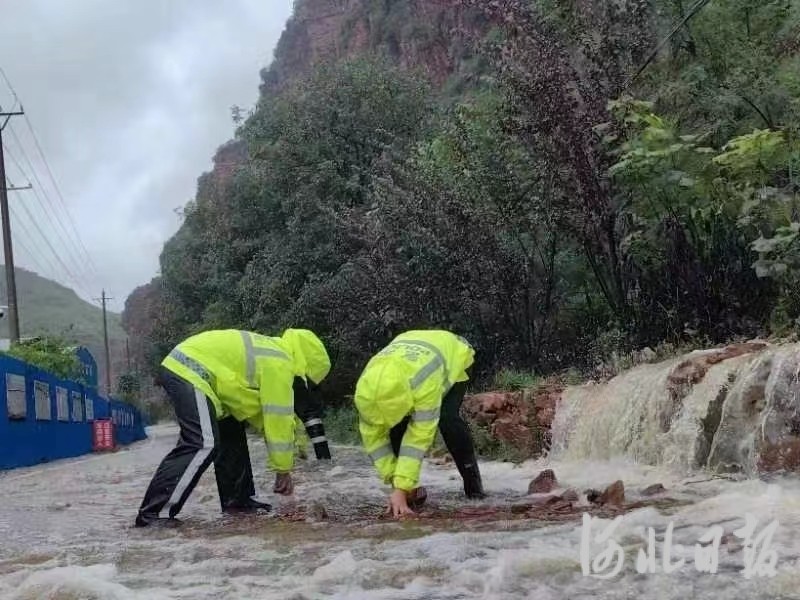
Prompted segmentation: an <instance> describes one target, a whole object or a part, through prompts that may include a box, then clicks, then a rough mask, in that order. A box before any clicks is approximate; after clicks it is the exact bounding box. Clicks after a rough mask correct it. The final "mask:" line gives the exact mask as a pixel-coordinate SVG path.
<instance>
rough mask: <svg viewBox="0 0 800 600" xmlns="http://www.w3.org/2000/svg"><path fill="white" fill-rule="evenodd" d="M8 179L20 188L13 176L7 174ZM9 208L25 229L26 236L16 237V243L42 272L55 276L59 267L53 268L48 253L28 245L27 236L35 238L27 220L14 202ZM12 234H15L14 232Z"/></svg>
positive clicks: (15, 219)
mask: <svg viewBox="0 0 800 600" xmlns="http://www.w3.org/2000/svg"><path fill="white" fill-rule="evenodd" d="M6 181H7V182H8V183H9V185H11V187H12V188H15V189H19V188H17V187H16V186H15V185H14V182H13V181H11V178H10V177H8V176H6ZM8 208H9V211H10V213H11V216H12V217H13V219H14V222H15V223H16V224H17V225H18V226H20V227H21V228H22V230H23V234H25V237H16V238H15V243H16V244H18V245H19V246H21V247H22V248H23V250H25V252H26V253H27V254H28V256H29V257H30V258H31V260H32V261H33V263H34V266H35V267H36V268H38V269H39V270H40V272H42V273H46V274H47V275H49V276H53V275H54V274H56V273H57V269H54V268H53V263H52V262H50V259H49V258H48V257H47V254H44V255H39V254H38V253H36V252H33V251H32V250H31V249H30V247H29V246H28V245H27V243H26V242H25V241H24V239H25V238H27V239H33V236H32V235H31V233H30V230H29V229H28V226H27V224H26V223H25V221H24V220H22V219H21V218H20V215H19V214H18V213H17V211H16V210H14V208H15V207H14V205H13V204H10V205H9V207H8ZM12 235H13V234H12ZM41 256H43V257H44V258H45V259H46V262H47V267H44V266H43V265H42V263H41V262H40V260H39V259H40V257H41Z"/></svg>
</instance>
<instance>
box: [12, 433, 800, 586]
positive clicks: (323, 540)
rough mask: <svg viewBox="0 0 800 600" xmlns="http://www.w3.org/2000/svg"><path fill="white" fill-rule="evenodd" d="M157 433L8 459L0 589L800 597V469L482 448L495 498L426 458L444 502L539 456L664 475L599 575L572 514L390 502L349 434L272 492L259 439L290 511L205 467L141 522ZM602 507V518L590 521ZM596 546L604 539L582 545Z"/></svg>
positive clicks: (581, 485)
mask: <svg viewBox="0 0 800 600" xmlns="http://www.w3.org/2000/svg"><path fill="white" fill-rule="evenodd" d="M149 434H150V438H149V439H148V440H147V441H145V442H143V443H140V444H137V445H135V446H133V447H130V448H127V449H124V450H121V451H119V452H117V453H115V454H111V455H105V456H97V455H95V456H89V457H85V458H81V459H75V460H69V461H61V462H58V463H53V464H50V465H43V466H40V467H36V468H29V469H20V470H15V471H11V472H6V473H2V474H0V498H2V502H0V540H2V541H1V542H0V598H4V599H6V598H7V599H13V600H34V599H36V600H39V599H58V600H79V599H80V600H100V599H103V600H105V599H110V600H140V599H141V600H145V599H147V600H150V599H152V600H158V599H166V598H169V599H176V598H181V599H192V600H205V599H211V598H218V599H256V598H258V599H281V600H306V599H308V600H310V599H317V598H319V599H323V598H324V599H332V598H353V599H361V598H365V599H366V598H370V599H372V598H376V599H398V600H399V599H402V600H409V599H439V600H445V599H448V600H451V599H452V600H455V599H467V598H485V599H495V598H497V599H500V598H511V599H522V598H526V599H527V598H535V599H536V600H547V599H551V598H553V599H556V598H569V599H587V600H588V599H589V598H609V599H610V598H620V599H622V598H636V599H640V598H659V599H667V598H675V599H678V598H680V599H684V598H726V599H727V598H765V599H766V598H770V599H775V598H800V562H799V561H798V559H799V558H800V482H798V481H797V480H773V481H772V482H769V483H768V482H763V481H758V480H744V481H738V482H737V481H732V480H725V479H713V478H710V477H709V476H708V475H704V474H703V473H697V474H694V475H693V476H691V477H687V476H686V473H682V474H679V473H672V472H669V471H667V470H665V469H664V468H656V467H648V466H641V465H635V464H632V463H626V462H615V461H603V462H597V463H592V462H588V461H581V460H577V461H573V462H559V461H555V462H553V461H546V460H542V461H530V462H528V463H525V464H523V465H520V466H516V467H515V466H513V465H511V464H506V463H488V462H484V463H483V464H482V470H483V473H484V486H485V488H486V490H487V492H488V493H490V494H491V497H489V498H487V499H486V500H485V501H482V502H468V501H466V500H463V498H462V496H461V493H460V492H461V481H460V478H459V477H458V473H457V471H456V470H455V468H454V467H453V466H452V465H450V466H437V465H434V464H430V463H427V464H426V465H425V467H424V469H423V483H424V484H425V485H426V486H427V488H428V494H429V503H430V505H431V506H432V507H433V509H437V510H439V513H440V514H446V512H447V510H455V509H456V508H463V507H471V508H474V509H476V510H477V508H479V507H486V506H490V505H492V506H503V505H506V506H507V505H509V504H513V503H519V502H521V501H525V500H528V501H529V500H530V498H529V497H528V498H527V499H526V498H525V495H526V493H527V487H528V483H529V482H530V480H531V479H532V478H533V477H534V476H536V474H537V473H538V472H539V471H540V470H541V469H543V468H546V467H547V468H552V469H554V470H555V472H556V474H557V476H558V479H559V481H560V482H561V484H562V485H563V486H564V487H572V488H575V489H577V490H579V491H582V490H584V489H587V488H600V489H602V488H603V487H605V486H606V485H608V484H609V483H611V482H613V481H615V480H617V479H622V480H623V481H624V482H625V488H626V497H627V500H628V501H631V500H636V499H637V498H638V496H637V494H638V490H641V489H642V488H644V487H646V486H648V485H650V484H654V483H661V484H663V485H664V486H665V487H666V488H667V490H668V494H669V496H670V497H671V498H672V499H673V500H675V501H676V504H675V506H673V507H672V508H670V509H664V508H662V509H658V508H655V507H646V508H641V509H638V510H634V511H632V512H629V513H628V514H626V515H625V516H624V518H623V520H622V522H621V523H620V524H619V525H618V527H617V529H616V530H615V532H614V535H613V538H614V539H615V540H616V541H618V542H619V544H620V545H621V547H622V551H623V553H624V564H623V565H622V568H621V571H620V572H619V574H617V575H615V576H613V577H612V578H611V579H598V578H595V577H591V576H585V575H584V574H583V572H582V565H581V534H582V524H581V521H580V519H575V520H572V521H569V522H563V523H542V522H541V521H536V520H520V519H516V520H503V519H502V518H498V519H496V520H492V521H488V522H487V521H482V522H476V521H470V520H458V519H447V518H439V519H435V518H428V519H426V518H421V519H419V520H416V521H407V522H399V523H398V522H392V521H387V520H385V519H383V518H382V517H381V513H382V511H383V508H384V503H385V497H386V495H385V491H384V490H383V489H382V488H381V486H380V485H379V483H378V481H377V479H376V477H375V476H374V473H373V471H372V469H371V467H370V465H369V464H368V462H367V460H366V459H365V458H364V457H363V455H362V454H361V452H360V451H359V450H358V449H354V448H343V447H334V448H333V452H334V462H333V465H331V466H330V467H329V468H322V466H321V465H320V464H319V463H317V462H316V461H315V460H313V458H312V459H311V460H309V461H300V465H301V466H300V468H299V471H298V474H297V477H296V490H295V496H294V497H293V498H290V499H283V498H281V499H278V498H276V497H275V495H274V494H272V493H271V492H270V490H271V485H272V476H270V475H269V474H268V473H266V472H265V470H264V468H263V465H264V464H265V462H264V461H265V454H264V446H263V444H262V443H261V442H259V441H258V440H256V439H251V440H250V446H251V452H252V455H253V467H254V471H255V474H256V487H257V489H258V490H260V492H261V493H260V494H259V497H260V498H262V499H266V500H267V501H270V502H272V503H273V504H274V506H275V507H276V509H277V512H278V514H280V515H284V518H276V517H269V516H259V517H247V518H242V517H223V516H222V515H221V513H220V512H219V504H218V499H217V495H216V484H215V482H214V477H213V473H212V470H209V471H208V472H207V473H206V474H205V475H204V476H203V478H202V479H201V481H200V484H199V485H198V487H197V488H196V490H195V492H194V494H193V495H192V496H191V497H190V499H189V501H188V502H187V503H186V506H185V507H184V510H183V512H182V513H181V515H180V517H181V518H182V519H183V520H184V526H183V527H181V528H180V529H177V530H164V531H157V530H140V529H135V528H133V527H132V523H133V519H134V517H135V514H136V509H137V508H138V505H139V503H140V501H141V498H142V494H143V493H144V490H145V488H146V486H147V484H148V482H149V479H150V477H151V475H152V473H153V471H154V469H155V467H156V465H157V464H158V462H159V461H160V460H161V458H162V457H163V456H164V454H165V453H166V452H167V451H168V450H169V448H170V447H171V446H172V445H173V444H174V442H175V439H176V435H177V430H176V429H175V428H174V427H171V426H159V427H155V428H151V430H150V431H149ZM212 469H213V467H212ZM746 513H750V514H752V515H753V516H755V517H756V518H758V519H759V523H758V526H757V530H756V532H755V533H756V535H758V534H759V533H760V532H761V531H762V530H763V529H764V528H765V526H766V525H767V524H768V523H769V522H770V521H772V520H773V519H778V526H777V528H776V530H775V533H774V536H773V538H772V541H771V544H770V546H769V548H768V551H773V550H774V551H775V553H776V555H777V567H776V568H777V573H776V575H775V576H774V577H759V576H757V575H756V576H754V577H752V578H751V579H747V578H745V576H744V574H743V573H742V572H741V569H742V567H743V565H744V562H743V561H744V553H743V547H742V542H743V540H740V539H739V538H738V537H736V536H734V535H732V533H733V532H734V531H735V530H738V529H740V528H741V527H743V526H744V525H745V521H744V516H745V514H746ZM287 515H296V517H295V518H296V520H295V521H292V520H291V519H288V518H285V517H286V516H287ZM608 523H610V521H608V520H606V521H603V522H598V523H595V524H594V525H593V535H596V534H597V533H600V532H601V531H602V529H603V527H604V525H608ZM670 523H673V524H674V531H673V534H672V538H673V539H672V543H673V546H675V545H676V544H680V545H683V548H677V547H673V550H672V559H671V560H672V562H673V563H674V562H676V561H678V560H680V559H681V558H683V559H685V564H684V565H683V567H682V568H679V569H677V570H676V571H675V572H673V573H671V574H666V573H665V572H664V569H663V562H662V556H661V554H662V550H663V547H664V544H663V541H664V532H665V530H666V529H667V526H668V525H669V524H670ZM712 525H719V526H721V527H722V529H723V530H724V536H723V539H722V543H721V545H720V548H719V553H718V556H719V566H718V572H717V573H716V574H710V573H699V572H698V571H697V570H696V567H695V564H694V552H695V544H696V542H697V541H698V540H699V538H700V537H701V536H702V535H703V534H704V533H705V532H706V531H707V530H708V528H709V527H711V526H712ZM648 527H653V528H655V533H656V548H657V559H656V562H655V563H653V564H654V566H655V570H656V573H638V572H637V567H636V558H637V553H638V552H639V549H640V548H644V547H646V543H647V540H648V534H647V530H646V528H648ZM605 547H606V546H605V543H601V544H599V545H596V546H595V547H594V548H593V549H592V554H591V557H592V558H594V557H596V556H597V555H598V553H599V552H600V551H601V550H603V549H604V548H605ZM757 550H759V549H758V548H757ZM764 556H766V555H764ZM615 560H616V558H615V559H614V561H615ZM614 561H612V565H611V566H610V567H609V568H606V569H605V571H603V572H604V573H608V572H610V571H612V570H613V563H614Z"/></svg>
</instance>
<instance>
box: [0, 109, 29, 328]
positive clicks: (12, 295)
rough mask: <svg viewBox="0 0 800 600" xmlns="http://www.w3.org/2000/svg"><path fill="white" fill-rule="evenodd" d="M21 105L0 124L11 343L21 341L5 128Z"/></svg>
mask: <svg viewBox="0 0 800 600" xmlns="http://www.w3.org/2000/svg"><path fill="white" fill-rule="evenodd" d="M21 108H22V107H20V110H19V111H17V112H13V111H12V112H2V113H0V118H3V117H5V121H3V124H2V125H0V215H2V219H3V254H4V258H5V263H6V292H7V294H8V337H9V341H10V343H12V344H14V343H16V342H19V310H18V306H17V279H16V277H15V273H14V249H13V246H12V244H11V222H10V215H9V211H8V192H9V191H13V190H16V189H28V187H30V186H28V187H26V188H9V187H8V182H7V181H6V163H5V154H4V152H3V130H4V129H5V128H6V125H8V121H9V120H10V119H11V117H16V116H18V115H23V114H25V113H24V112H23V111H22V110H21Z"/></svg>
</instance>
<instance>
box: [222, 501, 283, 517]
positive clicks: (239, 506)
mask: <svg viewBox="0 0 800 600" xmlns="http://www.w3.org/2000/svg"><path fill="white" fill-rule="evenodd" d="M260 510H261V511H266V512H270V511H271V510H272V505H271V504H267V503H266V502H259V501H258V500H255V499H253V498H248V499H247V500H243V501H236V500H234V501H233V502H230V503H229V504H228V505H227V506H226V507H225V508H224V509H223V512H225V513H227V514H231V515H236V514H249V513H255V512H258V511H260Z"/></svg>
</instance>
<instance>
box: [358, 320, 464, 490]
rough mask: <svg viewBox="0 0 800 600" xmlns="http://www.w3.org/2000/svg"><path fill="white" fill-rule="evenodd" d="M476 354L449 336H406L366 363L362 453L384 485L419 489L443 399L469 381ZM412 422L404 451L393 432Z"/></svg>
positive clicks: (360, 385) (361, 389)
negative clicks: (394, 446) (396, 445)
mask: <svg viewBox="0 0 800 600" xmlns="http://www.w3.org/2000/svg"><path fill="white" fill-rule="evenodd" d="M474 360H475V351H474V350H473V348H472V346H470V344H469V343H468V342H467V341H466V340H465V339H464V338H461V337H459V336H457V335H455V334H453V333H450V332H448V331H440V330H429V331H408V332H406V333H403V334H401V335H399V336H397V337H396V338H395V339H394V340H392V342H391V343H390V344H389V345H388V346H387V347H386V348H384V349H383V350H382V351H381V352H379V353H378V354H376V355H375V356H373V357H372V359H371V360H370V361H369V363H367V366H366V368H365V369H364V371H363V373H362V374H361V377H360V378H359V380H358V383H357V384H356V393H355V398H354V400H355V404H356V408H357V410H358V414H359V430H360V432H361V439H362V441H363V444H364V449H365V450H366V452H367V454H368V455H369V456H370V458H371V459H372V461H373V463H374V465H375V468H376V470H377V471H378V474H379V475H380V478H381V480H382V481H383V482H384V483H387V484H391V485H392V486H393V487H395V488H397V489H401V490H406V491H409V490H412V489H414V488H415V487H417V484H418V482H419V474H420V470H421V468H422V459H423V457H424V456H425V453H426V452H427V451H428V450H429V449H430V447H431V446H432V445H433V442H434V439H435V437H436V428H437V426H438V424H439V413H440V410H441V406H442V399H443V398H444V396H445V395H446V394H447V392H448V391H449V390H450V388H451V387H452V386H453V384H455V383H458V382H461V381H467V380H468V379H469V378H468V376H467V374H466V372H465V371H466V370H467V369H468V368H469V367H470V366H471V365H472V363H473V362H474ZM408 415H411V421H410V423H409V425H408V428H407V429H406V432H405V435H404V436H403V441H402V444H401V446H400V453H399V456H395V454H394V451H393V449H392V446H391V443H390V438H389V431H390V430H391V428H392V427H394V426H395V425H397V424H398V423H399V422H400V421H402V420H403V418H405V417H406V416H408Z"/></svg>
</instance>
